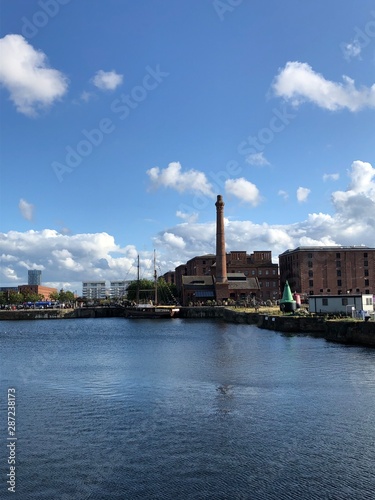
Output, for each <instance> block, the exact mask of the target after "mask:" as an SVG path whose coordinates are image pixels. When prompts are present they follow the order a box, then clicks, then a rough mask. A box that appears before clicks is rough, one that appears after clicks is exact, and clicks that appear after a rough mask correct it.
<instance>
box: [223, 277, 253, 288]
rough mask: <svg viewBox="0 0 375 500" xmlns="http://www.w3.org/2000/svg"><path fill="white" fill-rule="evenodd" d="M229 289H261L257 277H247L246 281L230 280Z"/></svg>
mask: <svg viewBox="0 0 375 500" xmlns="http://www.w3.org/2000/svg"><path fill="white" fill-rule="evenodd" d="M228 289H229V290H259V283H258V280H257V279H256V278H246V281H228Z"/></svg>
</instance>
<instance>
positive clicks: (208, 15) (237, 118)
mask: <svg viewBox="0 0 375 500" xmlns="http://www.w3.org/2000/svg"><path fill="white" fill-rule="evenodd" d="M0 29H1V33H0V38H1V40H0V44H1V49H0V50H1V70H0V99H1V188H0V189H1V202H0V203H1V205H0V210H1V212H0V224H1V225H0V231H1V233H0V255H1V262H0V280H1V284H2V285H13V286H16V285H18V284H22V283H25V281H26V279H27V269H41V270H42V271H43V274H42V277H43V282H44V283H45V284H49V285H51V286H57V287H62V286H63V287H64V288H70V289H79V288H80V283H81V281H82V280H88V279H91V280H94V279H106V280H111V279H123V278H124V279H132V278H134V276H135V272H136V269H135V259H136V256H137V254H138V253H139V254H140V255H141V262H142V269H143V273H144V274H145V275H147V273H148V271H149V270H150V269H151V267H152V253H153V249H154V248H155V249H156V252H157V255H158V263H159V264H158V267H159V273H161V272H166V271H167V270H169V269H174V267H175V266H177V265H179V264H180V263H183V262H186V260H188V259H190V258H191V257H193V256H194V255H200V254H204V253H211V252H213V251H214V250H215V248H214V245H215V206H214V203H215V199H216V195H217V194H222V195H223V197H224V200H225V203H226V205H225V216H226V238H227V250H228V251H229V250H246V251H248V252H249V253H251V252H252V251H254V250H272V252H273V256H274V258H275V259H276V260H277V256H278V255H279V254H280V253H282V252H283V251H285V250H287V249H288V248H294V247H296V246H299V245H308V244H314V245H335V244H344V245H368V246H373V247H374V246H375V168H374V166H375V148H374V144H375V132H374V131H375V127H374V125H375V85H374V76H375V71H374V70H375V2H374V1H368V0H367V1H366V0H365V1H359V2H342V1H339V0H331V1H330V2H326V1H322V0H315V1H307V2H301V1H298V0H289V1H287V2H279V1H276V0H273V1H272V0H270V1H260V0H259V1H258V0H253V1H250V0H249V1H245V0H244V1H242V2H241V0H216V1H215V0H207V1H205V0H200V1H198V0H193V1H192V0H190V1H187V0H179V1H176V0H174V1H172V0H163V1H161V0H160V1H158V0H154V1H151V0H144V1H140V2H131V1H127V0H124V1H116V0H105V1H104V0H101V1H99V0H92V1H90V2H88V1H84V0H38V1H32V0H27V1H26V0H25V1H21V0H13V1H8V2H2V3H1V25H0Z"/></svg>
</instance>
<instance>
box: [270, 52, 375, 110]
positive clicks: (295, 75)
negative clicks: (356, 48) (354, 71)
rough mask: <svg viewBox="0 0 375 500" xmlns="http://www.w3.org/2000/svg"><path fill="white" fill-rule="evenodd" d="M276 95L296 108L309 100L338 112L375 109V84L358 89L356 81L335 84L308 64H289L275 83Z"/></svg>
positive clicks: (346, 79) (346, 78)
mask: <svg viewBox="0 0 375 500" xmlns="http://www.w3.org/2000/svg"><path fill="white" fill-rule="evenodd" d="M273 90H274V92H275V95H276V96H278V97H283V98H284V99H285V100H287V101H290V102H291V103H292V104H293V105H295V106H298V105H299V104H301V103H303V102H305V101H310V102H313V103H314V104H316V105H317V106H319V107H321V108H324V109H328V110H330V111H336V110H339V109H348V110H349V111H359V110H361V109H363V108H374V107H375V84H374V85H372V87H370V88H368V87H361V88H360V89H357V88H356V86H355V82H354V80H352V79H351V78H349V77H348V76H343V82H342V83H337V82H332V81H330V80H327V79H325V78H324V76H323V75H321V74H319V73H316V72H315V71H314V70H313V69H312V67H311V66H309V65H308V64H307V63H301V62H298V61H293V62H288V63H287V64H286V65H285V67H284V68H282V69H281V70H280V71H279V73H278V75H277V76H276V78H275V80H274V82H273Z"/></svg>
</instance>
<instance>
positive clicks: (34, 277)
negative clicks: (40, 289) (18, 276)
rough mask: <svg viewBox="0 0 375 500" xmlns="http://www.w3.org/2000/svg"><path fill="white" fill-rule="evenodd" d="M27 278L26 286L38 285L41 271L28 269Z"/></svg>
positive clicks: (40, 280) (40, 279)
mask: <svg viewBox="0 0 375 500" xmlns="http://www.w3.org/2000/svg"><path fill="white" fill-rule="evenodd" d="M27 278H28V279H27V284H28V285H40V284H41V282H42V271H39V270H37V269H30V270H29V271H28V272H27Z"/></svg>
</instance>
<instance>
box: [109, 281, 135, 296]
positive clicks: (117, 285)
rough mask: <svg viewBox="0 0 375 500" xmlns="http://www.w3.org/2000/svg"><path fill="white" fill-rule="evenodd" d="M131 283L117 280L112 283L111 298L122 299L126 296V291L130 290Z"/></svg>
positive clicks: (110, 288)
mask: <svg viewBox="0 0 375 500" xmlns="http://www.w3.org/2000/svg"><path fill="white" fill-rule="evenodd" d="M129 283H130V281H124V280H115V281H111V282H110V286H109V296H110V297H111V298H121V297H124V296H125V295H126V290H127V288H128V285H129Z"/></svg>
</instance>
